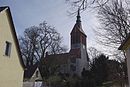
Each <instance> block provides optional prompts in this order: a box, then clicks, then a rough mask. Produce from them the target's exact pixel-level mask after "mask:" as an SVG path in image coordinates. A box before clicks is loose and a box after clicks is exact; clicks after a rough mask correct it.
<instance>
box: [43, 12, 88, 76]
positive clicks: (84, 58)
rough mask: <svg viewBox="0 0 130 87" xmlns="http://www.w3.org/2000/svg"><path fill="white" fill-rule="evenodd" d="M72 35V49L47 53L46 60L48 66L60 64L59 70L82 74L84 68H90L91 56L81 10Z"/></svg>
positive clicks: (71, 73)
mask: <svg viewBox="0 0 130 87" xmlns="http://www.w3.org/2000/svg"><path fill="white" fill-rule="evenodd" d="M70 35H71V49H70V51H69V52H68V53H63V54H53V55H46V57H45V58H44V62H45V64H46V65H47V66H58V69H57V72H60V73H68V74H70V75H73V74H76V75H78V76H81V72H82V71H83V69H85V70H88V69H89V58H88V54H87V44H86V42H87V40H86V39H87V35H86V34H85V32H84V31H83V29H82V24H81V17H80V12H79V11H78V14H77V20H76V23H75V25H74V27H73V29H72V31H71V33H70Z"/></svg>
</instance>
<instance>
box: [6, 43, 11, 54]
mask: <svg viewBox="0 0 130 87" xmlns="http://www.w3.org/2000/svg"><path fill="white" fill-rule="evenodd" d="M10 53H11V43H10V42H8V41H6V47H5V55H6V56H10Z"/></svg>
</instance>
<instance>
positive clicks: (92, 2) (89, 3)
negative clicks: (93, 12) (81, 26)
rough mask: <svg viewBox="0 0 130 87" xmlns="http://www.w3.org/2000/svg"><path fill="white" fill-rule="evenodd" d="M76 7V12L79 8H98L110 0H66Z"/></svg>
mask: <svg viewBox="0 0 130 87" xmlns="http://www.w3.org/2000/svg"><path fill="white" fill-rule="evenodd" d="M66 1H67V2H69V3H70V5H71V6H72V8H74V10H75V11H74V13H75V12H76V11H77V9H80V10H83V11H84V10H86V9H87V8H98V7H100V6H103V5H105V4H106V3H107V2H108V1H109V0H66ZM99 3H100V4H99Z"/></svg>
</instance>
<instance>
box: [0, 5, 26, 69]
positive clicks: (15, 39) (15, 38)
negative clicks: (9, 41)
mask: <svg viewBox="0 0 130 87" xmlns="http://www.w3.org/2000/svg"><path fill="white" fill-rule="evenodd" d="M4 10H6V11H7V15H8V19H9V22H10V25H11V27H12V28H11V33H12V35H13V38H14V41H15V45H16V49H17V52H18V56H19V61H20V64H21V66H22V67H23V69H25V65H24V62H23V59H22V55H21V51H20V47H19V43H18V39H17V35H16V31H15V27H14V23H13V19H12V15H11V11H10V8H9V7H8V6H4V7H0V13H1V12H2V11H4Z"/></svg>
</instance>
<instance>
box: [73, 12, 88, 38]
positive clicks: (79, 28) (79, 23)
mask: <svg viewBox="0 0 130 87" xmlns="http://www.w3.org/2000/svg"><path fill="white" fill-rule="evenodd" d="M80 18H81V17H80V12H79V10H78V14H77V20H76V24H75V25H74V27H73V29H72V31H71V33H72V32H73V31H76V30H79V31H80V32H81V33H82V34H84V35H85V36H86V34H85V32H84V31H83V29H82V24H81V19H80Z"/></svg>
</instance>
